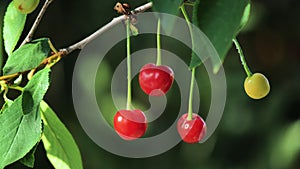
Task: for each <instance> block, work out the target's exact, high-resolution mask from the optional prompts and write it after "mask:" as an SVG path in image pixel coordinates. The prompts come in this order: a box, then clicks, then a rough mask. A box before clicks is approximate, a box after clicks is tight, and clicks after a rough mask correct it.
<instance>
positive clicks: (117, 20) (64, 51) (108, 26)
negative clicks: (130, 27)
mask: <svg viewBox="0 0 300 169" xmlns="http://www.w3.org/2000/svg"><path fill="white" fill-rule="evenodd" d="M52 1H53V0H46V2H45V4H44V6H43V8H42V9H41V11H40V13H39V15H38V17H37V18H36V20H35V22H34V25H33V26H32V28H31V30H30V32H29V33H28V35H27V37H26V38H25V40H24V41H23V43H22V45H24V44H25V43H27V42H30V40H31V38H32V36H33V34H34V32H35V30H36V28H37V26H38V25H39V22H40V21H41V19H42V16H43V15H44V13H45V11H46V9H47V7H48V6H49V5H50V3H51V2H52ZM151 7H152V2H149V3H147V4H144V5H142V6H140V7H138V8H136V9H134V10H133V11H132V13H133V14H138V13H141V12H144V11H146V10H147V9H150V8H151ZM126 18H127V16H126V15H121V16H119V17H116V18H114V19H113V20H112V21H111V22H109V23H107V24H106V25H104V26H103V27H101V28H100V29H98V30H97V31H96V32H94V33H93V34H91V35H90V36H88V37H86V38H85V39H83V40H81V41H79V42H77V43H75V44H73V45H71V46H69V47H67V48H63V49H60V50H59V51H58V52H55V53H54V54H52V55H51V56H49V57H47V58H46V59H44V60H43V61H42V62H41V64H40V65H39V66H38V67H40V66H45V65H46V66H48V67H51V66H53V65H54V64H55V63H57V62H58V61H59V60H60V59H61V58H62V57H63V56H66V55H67V54H69V53H71V52H73V51H74V50H76V49H82V48H83V47H84V46H85V45H86V44H88V43H89V42H91V41H92V40H94V39H95V38H97V37H98V36H99V35H101V34H102V33H104V32H105V31H107V30H109V29H111V28H112V27H113V26H115V25H116V24H118V23H120V22H122V21H124V20H126ZM34 69H36V68H34ZM28 71H29V70H27V71H24V72H17V73H14V74H11V75H5V76H0V81H2V80H9V79H12V78H15V77H17V76H19V75H20V74H23V73H25V72H28Z"/></svg>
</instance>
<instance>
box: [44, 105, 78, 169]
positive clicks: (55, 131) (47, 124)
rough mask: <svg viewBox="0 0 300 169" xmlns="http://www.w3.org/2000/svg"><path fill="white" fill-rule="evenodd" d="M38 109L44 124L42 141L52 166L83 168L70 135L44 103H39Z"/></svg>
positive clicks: (69, 168)
mask: <svg viewBox="0 0 300 169" xmlns="http://www.w3.org/2000/svg"><path fill="white" fill-rule="evenodd" d="M40 109H41V112H42V119H43V122H44V132H43V136H42V141H43V144H44V147H45V149H46V152H47V157H48V159H49V160H50V162H51V163H52V165H53V166H54V167H55V168H57V169H61V168H63V169H81V168H83V167H82V161H81V155H80V152H79V149H78V147H77V144H76V142H75V140H74V139H73V137H72V135H71V133H70V132H69V131H68V129H67V128H66V127H65V125H64V124H63V123H62V122H61V121H60V120H59V118H58V117H57V116H56V114H55V113H54V111H53V110H52V109H51V108H50V107H49V106H48V105H47V103H46V102H44V101H42V102H41V104H40Z"/></svg>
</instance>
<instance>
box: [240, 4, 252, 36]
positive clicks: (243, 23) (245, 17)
mask: <svg viewBox="0 0 300 169" xmlns="http://www.w3.org/2000/svg"><path fill="white" fill-rule="evenodd" d="M250 11H251V3H249V4H248V5H247V6H246V7H245V10H244V13H243V16H242V19H241V23H240V28H239V31H241V30H242V29H243V28H244V27H245V26H246V24H247V23H248V20H249V18H250Z"/></svg>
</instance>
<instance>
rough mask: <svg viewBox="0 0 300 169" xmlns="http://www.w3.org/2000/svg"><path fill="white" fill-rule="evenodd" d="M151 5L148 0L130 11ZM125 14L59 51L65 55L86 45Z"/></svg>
mask: <svg viewBox="0 0 300 169" xmlns="http://www.w3.org/2000/svg"><path fill="white" fill-rule="evenodd" d="M151 7H152V2H149V3H147V4H144V5H142V6H140V7H138V8H136V9H134V10H133V11H132V13H134V14H137V13H141V12H144V11H146V10H147V9H150V8H151ZM126 18H127V16H126V15H121V16H119V17H116V18H114V19H113V20H112V21H110V22H109V23H107V24H106V25H104V26H103V27H101V28H100V29H98V30H97V31H96V32H94V33H93V34H91V35H90V36H88V37H86V38H85V39H83V40H81V41H79V42H77V43H75V44H73V45H71V46H69V47H67V48H63V49H60V51H62V52H63V53H64V55H67V54H69V53H71V52H73V51H74V50H76V49H82V48H83V47H84V46H85V45H87V44H88V43H89V42H91V41H92V40H94V39H95V38H97V37H98V36H100V35H101V34H102V33H104V32H105V31H107V30H109V29H111V28H112V27H114V26H115V25H117V24H118V23H120V22H122V21H124V20H126Z"/></svg>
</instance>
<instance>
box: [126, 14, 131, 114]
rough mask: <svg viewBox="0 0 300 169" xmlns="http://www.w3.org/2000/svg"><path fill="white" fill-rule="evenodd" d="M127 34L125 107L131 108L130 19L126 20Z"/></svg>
mask: <svg viewBox="0 0 300 169" xmlns="http://www.w3.org/2000/svg"><path fill="white" fill-rule="evenodd" d="M126 36H127V104H126V109H127V110H130V109H131V59H130V19H127V20H126Z"/></svg>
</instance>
